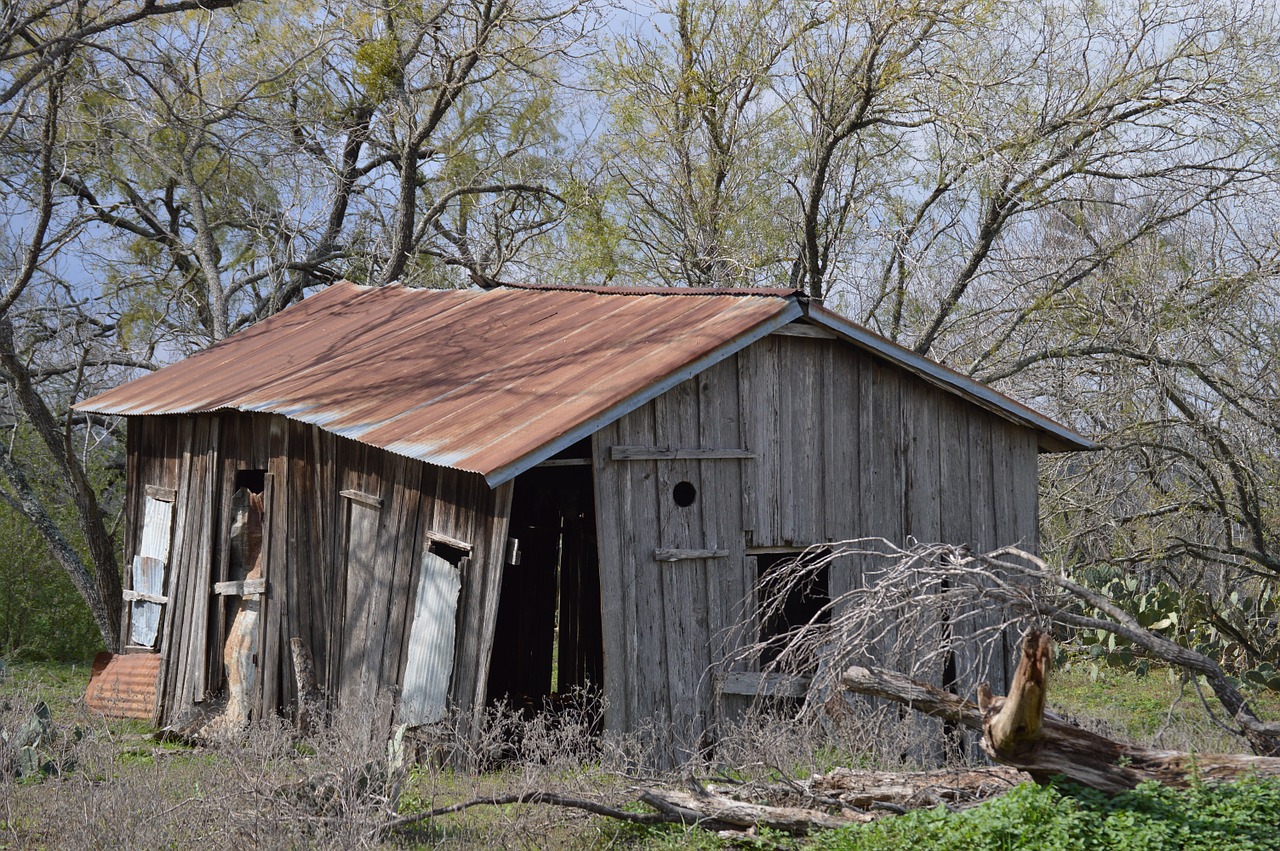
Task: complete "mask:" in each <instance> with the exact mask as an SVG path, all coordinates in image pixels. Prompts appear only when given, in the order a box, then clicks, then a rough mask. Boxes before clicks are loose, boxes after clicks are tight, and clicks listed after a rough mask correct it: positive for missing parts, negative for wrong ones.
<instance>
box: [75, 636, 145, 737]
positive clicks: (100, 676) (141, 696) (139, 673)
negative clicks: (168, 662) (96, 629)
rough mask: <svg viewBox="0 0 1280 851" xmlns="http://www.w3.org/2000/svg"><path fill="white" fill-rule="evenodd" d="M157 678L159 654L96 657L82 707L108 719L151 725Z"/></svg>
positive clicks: (106, 654) (99, 655)
mask: <svg viewBox="0 0 1280 851" xmlns="http://www.w3.org/2000/svg"><path fill="white" fill-rule="evenodd" d="M159 678H160V654H159V653H129V654H125V655H112V654H110V653H99V654H98V655H97V656H95V657H94V659H93V671H92V673H91V674H90V675H89V688H88V689H87V690H86V691H85V693H84V703H85V706H87V707H89V708H90V709H92V710H93V711H94V712H99V713H101V714H103V715H107V716H109V717H111V718H137V719H139V720H142V721H151V722H154V721H155V713H156V692H157V688H158V687H159Z"/></svg>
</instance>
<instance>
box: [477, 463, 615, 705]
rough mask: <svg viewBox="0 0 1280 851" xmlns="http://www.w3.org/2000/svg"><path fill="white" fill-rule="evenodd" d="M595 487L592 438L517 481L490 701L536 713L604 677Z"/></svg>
mask: <svg viewBox="0 0 1280 851" xmlns="http://www.w3.org/2000/svg"><path fill="white" fill-rule="evenodd" d="M592 488H593V485H592V476H591V459H590V443H589V441H582V442H581V443H579V444H575V445H574V446H573V447H570V449H568V450H566V451H565V452H563V453H561V454H560V455H558V456H556V457H555V458H553V459H551V461H550V462H544V464H543V465H540V466H538V467H535V468H533V469H532V470H529V471H527V472H524V473H521V474H520V476H519V477H518V478H517V479H516V482H515V491H514V493H513V495H512V502H511V527H510V532H509V533H508V534H509V536H510V538H512V539H514V543H513V544H512V545H511V546H509V547H508V551H507V559H508V561H507V563H506V564H505V565H504V567H503V574H502V592H501V596H500V597H499V601H498V618H497V625H496V628H495V631H494V641H493V655H492V658H491V660H490V664H489V689H488V694H489V700H490V702H499V701H506V703H507V704H508V705H510V706H511V707H513V708H515V709H518V710H520V711H522V712H525V713H529V712H537V711H541V710H544V709H551V708H556V707H557V706H558V705H561V704H563V703H564V702H565V700H566V699H567V698H569V697H571V696H574V695H589V694H591V693H593V692H595V691H598V690H599V688H600V686H601V685H602V683H603V680H604V640H603V636H602V630H601V621H600V566H599V561H598V557H597V552H596V516H595V497H594V493H593V489H592ZM577 708H581V704H580V703H578V704H577Z"/></svg>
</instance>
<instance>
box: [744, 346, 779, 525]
mask: <svg viewBox="0 0 1280 851" xmlns="http://www.w3.org/2000/svg"><path fill="white" fill-rule="evenodd" d="M781 342H782V341H781V340H779V339H778V338H775V337H766V338H765V339H763V340H761V341H760V342H758V343H756V344H755V345H753V346H751V347H749V348H747V349H745V350H744V351H742V352H739V354H738V358H739V364H740V371H739V376H740V380H741V383H740V386H741V388H742V410H743V411H744V412H745V413H746V414H747V421H746V424H745V427H746V429H745V430H746V432H747V434H748V440H747V442H746V448H747V449H750V450H752V451H754V452H756V453H758V456H759V457H758V460H757V461H756V463H755V464H753V465H752V466H751V468H750V469H748V470H745V471H744V481H743V488H742V497H743V513H744V517H745V519H746V528H747V529H750V530H751V531H752V535H751V538H750V539H749V540H748V543H750V544H755V545H760V544H781V543H785V542H784V541H783V540H782V539H781V534H780V531H779V518H778V512H779V501H780V500H781V499H782V490H781V487H780V483H779V465H780V463H781V459H780V457H779V455H780V448H779V442H780V441H781V440H782V435H781V434H780V433H779V425H778V417H779V413H778V407H779V405H780V404H781V401H780V399H781V396H780V391H779V375H778V369H779V365H778V352H779V344H780V343H781Z"/></svg>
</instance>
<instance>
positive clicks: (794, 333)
mask: <svg viewBox="0 0 1280 851" xmlns="http://www.w3.org/2000/svg"><path fill="white" fill-rule="evenodd" d="M769 333H770V334H776V335H777V336H779V337H807V338H809V339H812V340H835V339H838V337H837V335H836V334H835V332H833V331H828V330H827V329H826V328H820V327H819V326H817V325H802V324H800V323H799V322H793V323H791V324H790V325H783V326H782V327H781V328H776V329H774V330H773V331H770V332H769Z"/></svg>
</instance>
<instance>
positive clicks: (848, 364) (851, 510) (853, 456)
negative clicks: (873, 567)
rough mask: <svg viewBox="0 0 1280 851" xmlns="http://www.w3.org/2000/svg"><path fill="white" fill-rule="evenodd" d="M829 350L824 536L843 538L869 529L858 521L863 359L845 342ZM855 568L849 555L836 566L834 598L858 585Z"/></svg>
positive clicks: (832, 582) (832, 572)
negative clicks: (859, 387)
mask: <svg viewBox="0 0 1280 851" xmlns="http://www.w3.org/2000/svg"><path fill="white" fill-rule="evenodd" d="M827 352H828V354H829V360H828V361H827V363H826V366H825V367H824V379H825V392H824V394H823V407H822V441H823V442H822V461H821V466H822V484H823V491H822V503H823V511H824V513H825V518H826V519H825V532H826V534H825V535H824V538H825V540H828V541H845V540H849V539H851V538H857V537H861V536H862V535H865V534H866V532H865V531H864V530H862V529H861V528H860V526H859V516H860V511H861V501H862V499H863V498H864V497H865V494H863V492H862V489H861V487H860V486H859V482H858V465H859V461H858V446H859V437H858V435H859V434H860V431H861V426H860V422H861V420H860V410H861V409H860V406H859V401H860V400H859V396H858V376H859V362H858V356H857V354H856V353H855V352H853V351H851V350H850V349H848V348H846V347H844V346H829V347H828V349H827ZM856 569H857V568H856V565H854V564H853V563H852V562H851V561H849V560H841V563H840V564H838V565H832V569H831V570H830V579H829V582H830V586H829V587H830V591H831V596H832V597H833V598H835V597H839V596H840V595H842V594H844V593H845V592H846V591H848V590H850V589H851V588H853V587H854V585H855V582H856V581H857V578H856V577H855V576H854V573H855V572H856Z"/></svg>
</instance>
